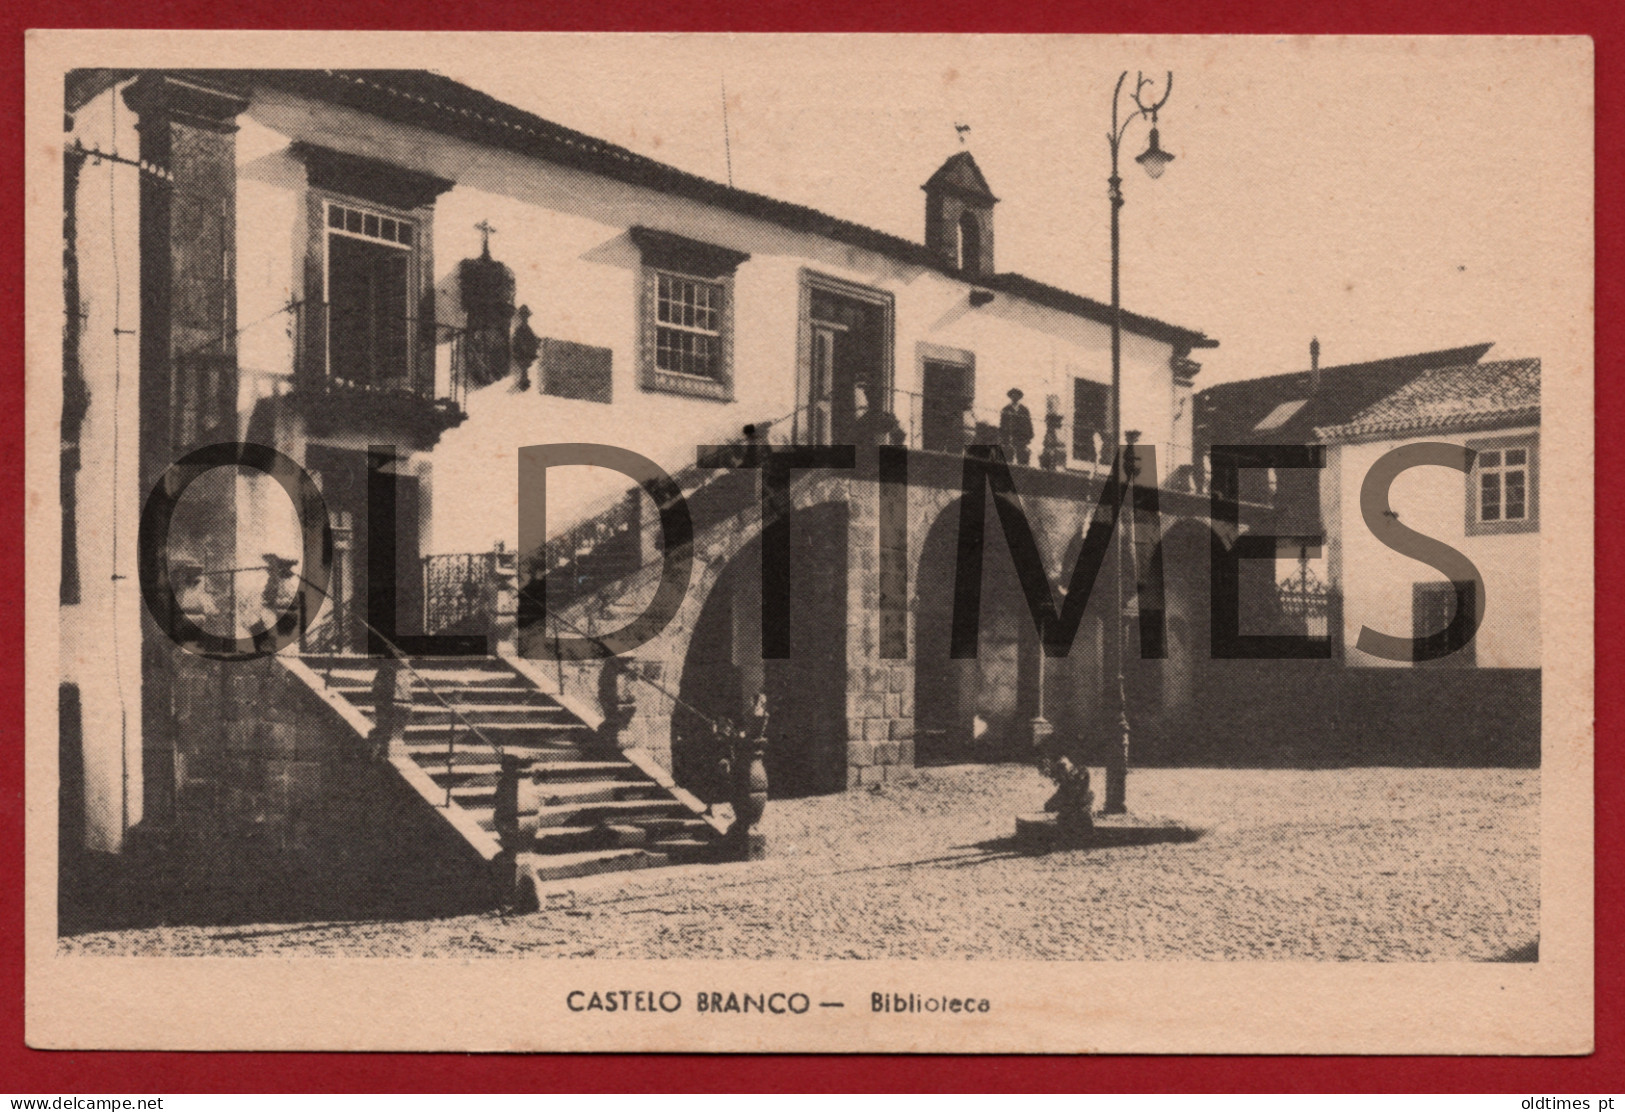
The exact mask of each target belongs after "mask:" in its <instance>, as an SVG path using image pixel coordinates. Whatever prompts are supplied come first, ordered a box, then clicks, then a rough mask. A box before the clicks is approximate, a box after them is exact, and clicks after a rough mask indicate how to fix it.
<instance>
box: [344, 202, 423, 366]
mask: <svg viewBox="0 0 1625 1112" xmlns="http://www.w3.org/2000/svg"><path fill="white" fill-rule="evenodd" d="M325 223H326V226H327V361H328V374H329V375H331V376H332V378H333V379H334V380H336V381H338V382H342V383H344V384H346V385H350V386H357V387H362V388H369V389H378V388H400V387H402V386H405V385H406V384H407V382H408V381H409V380H410V378H411V365H410V363H411V358H412V351H411V335H412V329H411V324H412V319H411V318H412V285H413V275H412V254H413V250H414V247H415V245H416V242H417V229H416V227H415V226H414V225H413V223H412V222H411V221H410V220H406V219H403V218H401V217H398V216H391V215H389V214H387V213H385V212H380V211H377V210H373V209H368V208H364V207H361V206H359V205H354V204H350V203H339V202H336V201H328V202H327V219H326V221H325Z"/></svg>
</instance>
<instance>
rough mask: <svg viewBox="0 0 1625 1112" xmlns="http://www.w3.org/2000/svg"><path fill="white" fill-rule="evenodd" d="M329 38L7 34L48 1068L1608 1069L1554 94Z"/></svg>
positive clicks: (1574, 337)
mask: <svg viewBox="0 0 1625 1112" xmlns="http://www.w3.org/2000/svg"><path fill="white" fill-rule="evenodd" d="M349 38H350V36H347V35H339V34H336V33H335V34H310V35H299V36H294V35H280V34H278V35H270V34H266V35H253V34H245V33H232V34H226V33H221V34H219V35H211V34H204V33H199V34H195V35H173V36H165V35H158V34H156V33H154V34H140V35H127V36H114V35H109V34H106V33H88V32H87V33H73V32H50V33H39V34H37V35H36V36H35V37H33V38H32V39H31V41H30V45H29V50H30V55H29V72H28V83H29V85H28V87H29V127H30V136H31V137H32V139H33V140H34V141H33V142H32V143H31V146H30V159H31V162H30V165H29V181H30V200H29V203H30V213H29V221H30V226H29V235H30V252H31V253H30V273H29V276H28V312H29V329H30V331H29V347H28V370H29V381H28V396H27V410H28V422H29V438H30V441H29V452H30V455H29V467H30V469H29V475H28V487H29V490H30V492H31V508H30V511H29V521H28V561H29V571H30V586H29V623H30V642H29V644H30V661H29V664H30V674H29V681H28V682H29V696H30V718H29V733H28V746H29V762H30V765H29V770H30V779H29V784H28V786H29V791H30V800H29V813H30V822H31V826H30V839H31V840H30V844H29V863H30V905H29V907H30V933H29V946H30V950H29V961H30V972H31V978H33V980H32V981H31V984H39V985H43V984H45V983H47V982H51V983H55V982H56V981H60V982H62V983H63V984H68V983H70V982H71V983H72V984H73V985H76V986H78V987H77V988H73V989H68V988H64V989H62V990H61V992H59V993H53V994H52V995H51V998H50V999H49V1000H45V999H43V998H42V995H39V994H35V993H34V992H32V991H31V994H30V1000H29V1008H30V1032H31V1035H30V1037H31V1043H32V1044H33V1045H52V1046H80V1047H87V1048H88V1047H99V1046H106V1047H113V1046H164V1047H175V1048H194V1047H195V1048H209V1047H225V1046H231V1047H245V1048H249V1047H251V1048H258V1049H271V1048H294V1047H299V1048H330V1049H344V1048H368V1047H377V1048H386V1047H387V1048H397V1049H410V1048H421V1049H447V1050H451V1049H643V1050H668V1049H717V1050H742V1049H743V1050H751V1049H799V1050H834V1049H842V1050H852V1049H875V1050H935V1049H953V1050H1012V1049H1015V1050H1029V1049H1030V1050H1039V1049H1048V1050H1057V1049H1063V1050H1074V1051H1077V1050H1101V1049H1116V1050H1139V1051H1145V1050H1149V1051H1186V1052H1188V1051H1192V1050H1238V1049H1239V1050H1275V1051H1293V1050H1321V1051H1325V1050H1343V1051H1354V1052H1361V1051H1390V1052H1391V1051H1395V1050H1403V1051H1416V1052H1433V1051H1443V1050H1450V1051H1458V1052H1459V1051H1464V1050H1476V1051H1480V1052H1482V1051H1494V1052H1500V1053H1547V1054H1550V1053H1584V1052H1585V1051H1586V1050H1587V1049H1588V1048H1589V1046H1590V1038H1591V1022H1592V1017H1591V996H1590V994H1591V888H1590V886H1591V804H1592V801H1591V782H1590V776H1591V771H1590V769H1591V753H1592V736H1591V705H1592V687H1591V684H1592V666H1593V663H1592V662H1593V655H1592V642H1591V592H1592V572H1591V564H1590V560H1591V555H1590V553H1591V537H1592V515H1593V511H1592V495H1591V461H1592V441H1591V435H1592V434H1591V428H1592V420H1593V410H1592V393H1591V392H1592V376H1593V367H1592V356H1593V353H1592V301H1591V285H1592V239H1591V237H1592V230H1591V229H1592V208H1591V205H1592V167H1593V162H1592V96H1593V93H1592V78H1591V66H1592V53H1591V44H1590V42H1589V40H1585V39H1544V40H1533V39H1499V38H1476V39H1453V38H1432V39H1399V38H1394V39H1359V38H1356V39H1314V38H1310V39H1301V38H1300V39H1280V40H1273V39H1266V38H1225V37H1211V38H1194V37H1193V38H1138V39H1136V38H1121V39H1120V38H1104V37H1103V38H1080V37H1060V36H1056V37H1024V36H1006V37H997V38H994V37H979V36H878V35H877V36H837V35H828V36H809V35H760V36H749V35H745V36H735V35H709V34H707V35H701V34H690V35H666V36H643V35H495V34H447V35H427V34H424V35H416V34H413V35H362V36H359V38H358V39H357V41H356V42H354V43H348V42H347V41H346V40H347V39H349ZM59 232H60V234H59ZM58 430H59V435H58ZM53 442H56V443H59V445H60V447H59V450H57V451H56V452H55V454H56V456H57V459H55V460H52V459H51V455H52V448H51V444H52V443H53ZM36 634H37V636H36ZM200 959H229V961H224V962H222V961H221V960H210V961H202V960H200ZM222 970H224V971H227V972H225V973H221V972H219V971H222ZM221 977H224V981H223V982H222V981H221V980H220V978H221ZM355 978H360V979H364V980H353V979H355ZM273 981H274V982H276V984H275V987H272V988H269V989H267V990H266V991H268V992H271V993H272V996H269V997H265V998H264V999H266V1000H269V1001H274V1002H272V1003H269V1004H267V1008H269V1009H270V1010H269V1011H268V1012H260V1011H256V1010H254V1009H242V1006H241V1005H240V1004H230V1003H228V1002H227V1001H229V1000H237V999H239V997H240V996H242V994H246V993H249V992H258V991H259V990H258V989H250V988H249V987H248V986H250V985H260V984H266V983H269V982H273ZM363 983H364V984H365V985H367V986H377V987H376V988H365V989H363V988H362V987H360V986H361V985H363ZM450 984H457V985H462V986H464V988H463V989H462V990H460V991H455V992H452V991H446V990H444V989H431V987H430V986H431V985H439V986H445V985H450ZM160 985H161V986H162V987H154V986H160ZM109 986H114V987H109ZM231 986H236V987H231ZM386 986H387V987H386ZM374 991H376V992H381V993H385V996H382V997H373V998H372V999H373V1002H374V1003H377V1001H378V1000H382V999H388V1000H390V1001H393V1003H391V1004H389V1005H388V1006H387V1007H386V1008H384V1009H383V1011H384V1012H386V1013H391V1014H392V1018H390V1019H388V1020H387V1021H386V1022H383V1023H380V1024H378V1025H377V1026H369V1027H367V1028H366V1029H365V1030H364V1031H361V1030H357V1029H356V1028H355V1027H354V1025H353V1017H354V1015H355V1012H354V1007H355V1005H354V1004H353V1003H349V1002H345V1001H344V1000H343V999H342V998H343V997H345V996H349V995H354V994H361V993H365V992H374ZM98 992H100V993H103V994H106V993H109V992H111V993H113V994H114V996H115V997H117V998H119V999H125V998H128V999H131V1000H134V999H135V998H137V997H140V998H141V999H143V1000H145V1001H147V1003H145V1004H139V1005H137V1004H131V1005H130V1007H129V1009H128V1010H125V1011H121V1010H120V1009H119V1008H109V1009H106V1012H105V1014H101V1015H98V1016H95V1017H92V1016H90V1015H87V1014H84V1012H83V1011H81V1012H77V1013H76V1012H74V1011H73V1006H72V1004H71V1002H72V1001H74V1000H78V999H87V998H88V997H85V996H84V994H86V993H88V994H91V995H92V996H94V995H95V994H96V993H98ZM76 994H78V995H76ZM1283 997H1290V998H1292V999H1291V1001H1290V1002H1282V998H1283ZM448 998H449V1002H448ZM1317 998H1318V1002H1317ZM182 999H184V1000H186V1001H187V1003H186V1004H185V1005H178V1006H176V1007H174V1008H166V1007H164V1006H162V1002H163V1001H165V1000H169V1001H176V1000H182ZM431 1000H434V1001H436V1002H435V1003H433V1004H431V1003H429V1001H431ZM210 1001H213V1003H210ZM1137 1001H1138V1003H1137ZM439 1007H447V1008H450V1009H451V1010H452V1012H453V1013H455V1014H462V1013H463V1012H465V1011H468V1012H482V1013H483V1014H482V1016H481V1018H480V1019H479V1020H478V1021H472V1022H470V1023H469V1024H468V1025H464V1026H459V1025H456V1024H451V1023H445V1024H436V1023H435V1022H434V1018H433V1016H430V1015H427V1014H423V1013H425V1011H433V1010H434V1009H435V1008H439ZM239 1009H242V1010H239ZM278 1009H280V1010H278ZM91 1010H94V1009H91ZM1513 1010H1520V1011H1521V1012H1522V1014H1523V1015H1525V1016H1526V1017H1527V1018H1528V1022H1527V1023H1525V1024H1521V1025H1514V1024H1509V1023H1506V1022H1504V1021H1502V1019H1499V1018H1498V1017H1504V1016H1506V1015H1508V1014H1510V1013H1511V1012H1512V1011H1513ZM1204 1011H1206V1012H1207V1014H1206V1015H1205V1016H1204V1015H1201V1014H1198V1013H1201V1012H1204ZM159 1013H161V1014H162V1017H163V1018H162V1021H161V1022H159V1021H156V1020H154V1018H153V1016H154V1015H157V1014H159ZM1310 1013H1313V1015H1312V1018H1307V1017H1308V1016H1309V1015H1310ZM143 1017H144V1018H143ZM1384 1017H1397V1018H1394V1019H1393V1020H1392V1022H1389V1020H1387V1019H1385V1018H1384ZM36 1040H37V1041H36Z"/></svg>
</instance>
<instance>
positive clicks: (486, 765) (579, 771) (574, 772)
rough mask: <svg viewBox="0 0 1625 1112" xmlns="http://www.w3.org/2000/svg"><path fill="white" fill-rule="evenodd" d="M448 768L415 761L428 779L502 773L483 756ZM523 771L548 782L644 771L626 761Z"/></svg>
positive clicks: (543, 764)
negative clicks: (426, 774) (538, 775)
mask: <svg viewBox="0 0 1625 1112" xmlns="http://www.w3.org/2000/svg"><path fill="white" fill-rule="evenodd" d="M455 758H456V759H455V760H453V762H452V764H451V767H450V768H449V769H448V768H447V766H446V762H445V761H444V760H443V759H442V760H430V759H429V757H428V756H427V755H424V756H421V757H419V758H418V765H419V766H420V767H421V768H422V769H423V771H424V772H427V773H428V774H429V775H430V776H434V777H437V778H438V777H443V776H447V775H451V776H495V775H496V774H497V773H498V772H501V771H502V766H501V764H500V763H499V762H497V761H494V760H491V759H490V755H489V754H486V753H466V754H465V753H457V754H455ZM521 771H522V772H526V773H530V774H540V775H541V778H542V779H543V781H545V782H547V783H561V782H568V781H571V780H576V779H580V778H581V777H589V776H590V777H605V776H610V777H619V778H622V779H627V780H645V779H647V777H646V776H644V774H643V771H642V770H641V769H639V768H638V767H636V766H635V765H631V764H628V763H627V762H625V761H549V760H545V759H544V760H540V761H536V762H533V763H531V764H529V765H525V766H522V769H521Z"/></svg>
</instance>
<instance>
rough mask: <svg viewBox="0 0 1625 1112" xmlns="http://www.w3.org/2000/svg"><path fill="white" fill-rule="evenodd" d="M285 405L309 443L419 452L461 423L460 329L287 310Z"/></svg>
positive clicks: (307, 308)
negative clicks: (299, 419) (342, 441)
mask: <svg viewBox="0 0 1625 1112" xmlns="http://www.w3.org/2000/svg"><path fill="white" fill-rule="evenodd" d="M290 311H291V312H292V314H293V317H294V381H293V390H292V391H291V392H290V393H289V395H288V402H289V404H290V405H292V406H293V408H294V409H295V410H296V411H298V412H299V413H300V414H301V415H302V416H303V417H304V419H305V422H306V429H307V431H308V432H309V434H310V435H313V436H344V435H350V436H354V437H356V438H358V439H366V440H368V441H370V442H375V443H392V444H398V445H400V446H401V447H404V448H408V449H412V450H417V451H423V450H427V449H429V448H432V447H433V446H434V445H435V444H436V443H437V442H438V441H439V439H440V435H441V434H442V433H443V432H445V431H446V430H447V429H451V428H455V427H456V426H458V425H460V424H462V422H463V420H464V419H465V418H466V417H467V413H466V411H465V405H466V401H467V397H468V375H467V367H466V356H467V347H468V343H469V336H468V334H467V332H466V331H465V330H464V329H460V328H454V327H452V326H450V325H445V324H438V323H436V322H435V321H434V320H432V319H429V318H423V317H410V316H396V315H386V314H381V313H371V312H367V313H357V312H354V311H350V312H344V311H339V310H335V309H334V308H333V307H331V306H329V305H327V304H322V303H315V302H302V303H299V304H296V305H294V306H292V308H291V310H290Z"/></svg>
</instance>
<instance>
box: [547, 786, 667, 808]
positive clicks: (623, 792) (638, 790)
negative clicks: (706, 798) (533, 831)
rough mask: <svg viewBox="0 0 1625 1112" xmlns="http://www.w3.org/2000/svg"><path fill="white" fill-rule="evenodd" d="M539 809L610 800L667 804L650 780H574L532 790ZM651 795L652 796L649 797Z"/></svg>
mask: <svg viewBox="0 0 1625 1112" xmlns="http://www.w3.org/2000/svg"><path fill="white" fill-rule="evenodd" d="M534 790H535V792H536V793H537V798H538V799H539V800H540V801H541V804H542V806H544V807H545V806H551V805H553V804H554V803H601V802H603V803H607V802H609V801H611V800H617V799H622V800H634V799H646V800H669V799H670V798H671V797H670V796H668V795H666V789H665V788H662V787H661V786H660V785H659V784H657V783H655V782H654V781H653V780H643V781H637V780H577V781H573V782H572V781H562V782H558V783H542V784H537V785H535V787H534ZM650 793H653V794H650Z"/></svg>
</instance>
